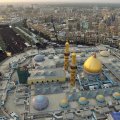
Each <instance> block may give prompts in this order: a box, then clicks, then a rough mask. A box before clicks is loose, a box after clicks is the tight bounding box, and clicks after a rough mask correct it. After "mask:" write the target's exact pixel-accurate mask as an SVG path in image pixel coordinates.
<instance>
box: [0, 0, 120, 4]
mask: <svg viewBox="0 0 120 120" xmlns="http://www.w3.org/2000/svg"><path fill="white" fill-rule="evenodd" d="M12 2H15V3H19V2H20V3H21V2H41V3H47V2H55V3H56V2H57V3H59V2H60V3H61V2H69V3H76V2H79V3H120V1H119V0H90V1H89V0H76V1H72V0H61V1H59V2H58V1H57V0H45V1H44V0H29V1H25V0H20V1H18V0H4V1H0V3H12Z"/></svg>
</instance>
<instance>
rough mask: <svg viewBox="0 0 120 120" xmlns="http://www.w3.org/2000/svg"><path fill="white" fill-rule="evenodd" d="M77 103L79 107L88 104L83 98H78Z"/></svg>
mask: <svg viewBox="0 0 120 120" xmlns="http://www.w3.org/2000/svg"><path fill="white" fill-rule="evenodd" d="M78 103H79V104H80V105H86V104H88V103H89V102H88V100H87V98H85V97H80V98H79V100H78Z"/></svg>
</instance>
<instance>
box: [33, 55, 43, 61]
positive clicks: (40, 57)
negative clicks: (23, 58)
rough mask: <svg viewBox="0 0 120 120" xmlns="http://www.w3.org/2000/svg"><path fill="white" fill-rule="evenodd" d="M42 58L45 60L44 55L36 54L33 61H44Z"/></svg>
mask: <svg viewBox="0 0 120 120" xmlns="http://www.w3.org/2000/svg"><path fill="white" fill-rule="evenodd" d="M44 60H45V58H44V55H36V56H35V57H34V61H35V62H42V61H44Z"/></svg>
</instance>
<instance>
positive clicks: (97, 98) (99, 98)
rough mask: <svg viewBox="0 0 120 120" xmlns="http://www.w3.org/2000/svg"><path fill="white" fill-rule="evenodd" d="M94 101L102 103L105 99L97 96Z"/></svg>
mask: <svg viewBox="0 0 120 120" xmlns="http://www.w3.org/2000/svg"><path fill="white" fill-rule="evenodd" d="M96 100H97V101H98V102H101V103H102V102H104V101H105V97H104V96H103V95H97V96H96Z"/></svg>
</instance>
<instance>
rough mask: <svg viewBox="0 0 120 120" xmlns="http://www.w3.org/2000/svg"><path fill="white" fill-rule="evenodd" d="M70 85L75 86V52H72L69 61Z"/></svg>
mask: <svg viewBox="0 0 120 120" xmlns="http://www.w3.org/2000/svg"><path fill="white" fill-rule="evenodd" d="M70 68H71V69H70V85H71V86H72V87H74V86H75V79H76V69H77V66H76V53H74V52H73V53H72V61H71V66H70Z"/></svg>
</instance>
